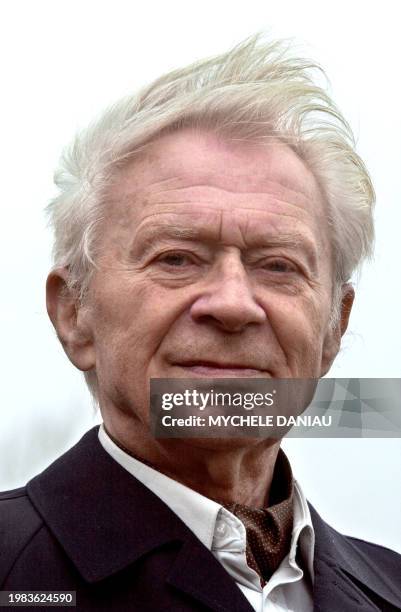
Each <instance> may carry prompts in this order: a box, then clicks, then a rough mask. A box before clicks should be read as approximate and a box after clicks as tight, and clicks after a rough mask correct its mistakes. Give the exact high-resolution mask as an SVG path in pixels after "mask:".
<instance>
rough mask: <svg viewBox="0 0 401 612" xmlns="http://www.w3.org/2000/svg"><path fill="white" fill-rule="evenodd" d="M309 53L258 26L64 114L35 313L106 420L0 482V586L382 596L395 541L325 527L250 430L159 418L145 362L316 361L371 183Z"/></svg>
mask: <svg viewBox="0 0 401 612" xmlns="http://www.w3.org/2000/svg"><path fill="white" fill-rule="evenodd" d="M313 68H314V67H313V65H311V64H310V63H308V62H305V61H303V60H300V59H295V58H291V57H289V55H288V53H287V52H285V51H284V50H283V47H282V45H281V44H280V43H274V44H266V43H263V42H261V41H260V40H259V39H257V38H253V39H251V40H248V41H246V42H245V43H243V44H242V45H240V46H238V47H236V48H235V49H233V50H232V51H230V52H228V53H227V54H224V55H222V56H219V57H216V58H213V59H208V60H205V61H202V62H199V63H196V64H194V65H192V66H190V67H187V68H185V69H183V70H178V71H175V72H172V73H170V74H168V75H166V76H163V77H161V78H160V79H159V80H157V81H156V82H154V83H152V84H151V85H150V86H149V87H148V88H147V89H145V90H144V91H142V92H140V94H139V95H136V96H134V97H130V98H127V99H124V100H122V101H120V102H118V103H117V104H116V105H115V106H113V107H112V108H111V109H110V110H108V111H107V112H106V113H105V114H104V115H103V116H102V117H101V118H100V119H99V120H98V121H97V122H96V123H94V124H93V125H91V126H90V127H89V128H88V129H87V130H86V131H85V132H83V133H81V134H79V135H78V136H77V138H76V140H75V142H74V144H73V145H72V147H71V148H70V149H69V150H68V151H67V152H66V154H65V156H64V159H63V161H62V166H61V168H60V170H59V171H58V173H57V174H56V183H57V185H58V187H59V195H58V197H57V198H56V199H55V200H54V201H53V202H52V204H51V205H50V214H51V219H52V223H53V226H54V230H55V250H54V255H55V267H54V269H53V270H52V272H51V273H50V275H49V278H48V282H47V304H48V312H49V315H50V318H51V320H52V322H53V325H54V327H55V329H56V331H57V334H58V337H59V339H60V341H61V343H62V345H63V348H64V350H65V352H66V353H67V355H68V357H69V359H70V360H71V361H72V363H73V364H74V365H75V366H76V367H77V368H79V369H80V370H82V371H83V372H84V373H85V376H86V379H87V382H88V384H89V386H90V389H91V391H92V394H93V395H94V397H95V398H96V400H97V401H98V404H99V407H100V411H101V414H102V417H103V425H102V426H101V427H100V429H99V430H98V429H97V428H96V429H95V430H92V431H89V432H88V433H87V434H86V435H85V436H84V437H83V438H82V440H81V441H80V442H79V443H78V444H77V445H76V446H75V447H74V448H72V449H71V450H70V451H69V452H67V453H66V454H65V455H64V456H62V457H61V458H60V459H58V460H57V461H56V462H55V463H53V464H52V465H51V466H50V467H49V468H48V469H47V470H45V472H43V473H42V474H40V475H39V476H37V477H35V478H34V479H33V480H31V481H30V482H29V483H28V485H27V487H26V488H23V489H18V490H16V491H12V492H7V493H4V494H3V495H2V498H1V502H0V518H1V525H2V529H3V530H4V531H2V533H3V534H4V535H3V542H2V552H1V557H0V559H1V562H0V584H1V587H2V589H3V591H16V590H19V591H20V590H27V591H76V602H77V607H78V609H79V610H101V609H102V610H103V609H104V610H138V611H147V610H163V611H164V610H174V611H184V610H215V611H220V612H232V611H234V610H235V611H238V612H239V611H244V612H245V611H247V610H248V611H249V610H252V609H254V610H257V611H262V610H263V611H266V610H272V611H273V610H276V611H280V610H294V611H295V610H296V611H300V612H306V611H311V610H313V609H315V610H324V611H325V612H327V611H333V612H334V611H335V612H338V611H339V610H341V611H343V612H346V611H349V612H351V611H352V612H354V611H356V610H360V611H362V610H363V611H365V610H366V611H373V610H376V611H377V610H401V591H400V580H399V579H400V575H401V562H400V557H399V556H398V555H397V554H396V553H393V552H391V551H389V550H386V549H384V548H381V547H379V546H376V545H373V544H369V543H366V542H363V541H360V540H356V539H353V538H348V537H344V536H342V535H340V534H339V533H337V532H336V531H334V530H333V529H332V528H331V527H329V526H328V525H327V524H326V523H324V522H323V520H322V519H321V518H320V517H319V515H318V514H317V513H316V511H315V510H314V509H313V508H312V507H310V506H308V504H307V502H306V500H305V498H304V496H303V493H302V490H301V488H300V486H299V485H298V483H297V482H295V481H294V479H293V477H292V472H291V468H290V465H289V463H288V461H287V459H286V457H285V455H284V453H283V452H282V451H281V450H279V446H280V441H277V440H274V439H262V438H260V439H258V438H247V437H240V438H233V439H219V438H208V439H198V438H187V439H179V438H176V439H158V438H155V437H154V436H153V435H152V433H151V429H150V424H149V423H150V418H149V381H150V379H152V378H162V379H165V378H190V379H198V378H199V379H203V378H209V379H210V378H212V379H214V378H226V377H230V378H247V379H248V378H277V379H280V378H297V379H299V378H319V377H321V376H323V375H324V374H325V373H326V372H327V371H328V370H329V368H330V366H331V364H332V362H333V360H334V358H335V357H336V355H337V353H338V350H339V347H340V341H341V336H342V335H343V334H344V332H345V330H346V328H347V323H348V318H349V314H350V310H351V307H352V302H353V298H354V292H353V288H352V286H351V285H350V284H349V279H350V275H351V273H352V271H353V270H354V269H355V268H356V267H357V266H358V265H359V264H360V262H361V261H362V259H363V258H364V257H366V256H367V255H368V254H369V252H370V249H371V243H372V239H373V226H372V203H373V199H374V194H373V189H372V186H371V183H370V180H369V177H368V175H367V172H366V170H365V168H364V165H363V163H362V161H361V160H360V158H359V157H358V155H357V154H356V153H355V151H354V149H353V145H352V135H351V133H350V131H349V128H348V126H347V124H346V122H345V121H344V119H343V118H342V116H341V115H340V113H339V111H338V109H337V108H336V107H335V105H334V104H333V103H332V101H331V100H330V98H329V97H328V96H327V94H326V93H325V92H324V91H323V90H322V89H321V88H320V87H319V86H318V85H317V84H315V83H314V81H313Z"/></svg>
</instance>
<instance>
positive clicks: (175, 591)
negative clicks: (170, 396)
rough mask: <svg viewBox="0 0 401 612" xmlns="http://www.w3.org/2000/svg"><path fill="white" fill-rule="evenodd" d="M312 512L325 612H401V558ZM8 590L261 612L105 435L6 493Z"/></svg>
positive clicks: (2, 566) (2, 554) (99, 602)
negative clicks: (120, 459)
mask: <svg viewBox="0 0 401 612" xmlns="http://www.w3.org/2000/svg"><path fill="white" fill-rule="evenodd" d="M311 513H312V521H313V525H314V528H315V532H316V548H315V561H314V569H315V587H314V605H315V611H324V612H362V611H364V612H373V611H374V610H375V611H377V610H382V611H383V610H385V611H395V610H398V611H399V610H401V584H400V583H401V556H400V555H397V554H396V553H394V552H392V551H390V550H387V549H385V548H382V547H381V546H376V545H374V544H368V543H366V542H363V541H361V540H357V539H355V538H348V537H344V536H342V535H340V534H339V533H337V532H336V531H335V530H334V529H332V528H331V527H329V526H328V525H327V524H326V523H325V522H324V521H323V520H322V519H321V518H320V517H319V515H318V514H317V513H316V511H315V510H314V509H313V508H311ZM0 590H8V591H12V590H36V591H43V590H45V591H51V590H63V591H68V590H72V591H76V596H77V609H78V610H97V611H98V610H107V611H112V610H120V611H122V610H124V611H125V610H127V611H128V610H135V611H139V612H147V611H150V610H152V611H158V610H162V611H174V612H184V611H189V610H198V611H201V610H203V611H206V610H215V611H217V612H251V610H252V608H251V607H250V605H249V603H248V601H247V600H246V598H245V597H244V595H243V594H242V592H241V591H240V589H239V588H238V587H237V586H236V584H235V582H234V581H233V579H232V578H231V577H230V576H229V574H228V573H227V572H226V571H225V570H224V568H223V567H222V566H221V565H220V563H219V562H218V561H217V560H216V559H215V558H214V557H213V555H212V554H211V553H210V552H209V551H208V550H207V549H206V548H205V547H204V546H203V544H201V542H200V541H199V540H198V539H197V538H196V537H195V536H194V535H193V534H192V532H191V531H190V530H189V529H188V528H187V527H186V526H185V525H184V523H182V521H181V520H180V519H179V518H178V517H177V516H176V515H175V514H174V513H173V512H172V511H171V510H170V509H169V508H168V507H167V506H166V505H165V504H164V503H163V502H162V501H161V500H160V499H159V498H158V497H156V496H155V495H154V494H153V493H152V492H151V491H149V490H148V489H147V488H146V487H144V486H143V485H142V484H141V483H140V482H139V481H138V480H136V479H135V478H133V477H132V476H131V475H130V474H129V473H128V472H127V471H126V470H124V469H123V468H122V467H121V466H120V465H119V464H118V463H116V462H115V461H114V460H113V459H112V458H111V457H110V456H109V455H108V453H106V452H105V451H104V450H103V448H102V446H101V445H100V443H99V441H98V439H97V428H94V429H92V430H90V431H89V432H88V433H86V434H85V435H84V437H83V438H82V440H81V441H80V442H79V443H78V444H77V445H76V446H74V447H73V448H72V449H71V450H69V451H68V452H67V453H65V454H64V455H63V456H62V457H60V458H59V459H57V461H55V462H54V463H53V464H52V465H51V466H50V467H49V468H47V469H46V470H45V471H44V472H43V473H42V474H40V475H39V476H36V477H35V478H34V479H33V480H31V481H30V482H29V483H28V485H27V486H26V487H24V488H21V489H16V490H15V491H10V492H6V493H2V494H0ZM24 609H25V608H24ZM26 609H27V610H28V609H29V610H33V609H38V608H26ZM39 609H43V610H44V609H47V610H48V608H39Z"/></svg>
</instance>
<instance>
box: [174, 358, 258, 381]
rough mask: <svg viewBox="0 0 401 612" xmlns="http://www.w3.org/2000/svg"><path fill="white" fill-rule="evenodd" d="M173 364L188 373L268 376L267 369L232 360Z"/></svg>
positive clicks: (193, 361)
mask: <svg viewBox="0 0 401 612" xmlns="http://www.w3.org/2000/svg"><path fill="white" fill-rule="evenodd" d="M173 365H175V366H178V367H179V368H182V369H184V370H186V371H187V372H188V374H198V375H202V376H205V377H207V376H216V375H222V376H227V375H232V376H244V377H246V376H266V371H264V370H261V369H260V368H255V367H254V365H253V364H248V363H237V362H231V361H224V362H223V361H221V362H220V361H209V360H190V361H183V362H179V363H174V364H173Z"/></svg>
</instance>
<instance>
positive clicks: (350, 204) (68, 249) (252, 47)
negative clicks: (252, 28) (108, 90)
mask: <svg viewBox="0 0 401 612" xmlns="http://www.w3.org/2000/svg"><path fill="white" fill-rule="evenodd" d="M322 76H323V77H324V72H323V71H322V69H321V68H320V67H319V66H318V65H317V64H315V63H313V62H311V61H309V60H305V59H301V58H299V57H295V56H293V55H292V54H291V52H290V47H289V44H288V43H287V42H285V41H273V42H266V41H265V39H264V38H263V36H260V35H256V36H253V37H251V38H249V39H247V40H245V41H244V42H242V43H241V44H239V45H237V46H236V47H234V48H233V49H231V50H230V51H228V52H227V53H223V54H221V55H218V56H215V57H212V58H208V59H204V60H201V61H198V62H195V63H194V64H191V65H190V66H187V67H185V68H182V69H178V70H173V71H172V72H169V73H168V74H165V75H163V76H162V77H160V78H158V79H157V80H155V81H154V82H153V83H151V84H150V85H148V86H147V87H145V88H144V89H143V90H141V91H139V92H138V93H136V94H134V95H131V96H128V97H125V98H123V99H121V100H119V101H118V102H117V103H116V104H114V105H113V106H112V107H110V108H109V109H107V110H106V111H105V112H104V113H103V114H102V115H101V116H100V117H99V118H98V119H97V120H96V121H95V122H93V123H92V124H91V125H89V127H88V128H86V129H85V130H83V131H81V132H80V133H78V134H77V135H76V137H75V139H74V141H73V142H72V144H71V145H70V146H69V147H68V148H67V149H66V150H65V151H64V153H63V155H62V158H61V160H60V164H59V167H58V169H57V170H56V172H55V183H56V185H57V187H58V195H57V196H56V197H55V198H54V199H53V200H52V202H51V203H50V204H49V206H48V209H47V210H48V214H49V218H50V224H51V225H52V227H53V229H54V234H55V241H54V249H53V256H54V265H55V267H60V266H61V267H68V269H69V279H70V280H69V283H70V289H71V290H73V291H75V292H76V295H77V299H79V300H81V301H82V300H84V298H85V295H86V292H87V289H88V286H89V283H90V279H91V274H92V272H93V270H94V269H95V267H96V245H97V243H98V239H99V235H100V234H101V232H102V231H103V228H102V220H103V219H104V217H105V207H107V205H108V197H107V194H108V192H109V190H110V187H111V186H112V184H113V180H115V178H116V176H117V174H118V171H119V170H120V169H121V168H123V167H124V165H125V164H127V163H128V162H129V161H131V160H133V159H134V158H135V157H136V156H140V155H141V152H142V151H143V150H144V148H145V147H146V145H147V144H149V143H151V142H152V141H154V140H155V139H156V138H157V137H158V136H160V135H161V134H163V133H165V132H173V131H175V130H179V129H181V128H184V127H195V128H199V129H203V128H206V129H208V130H212V131H214V132H215V133H216V134H218V135H221V136H224V137H227V138H233V139H236V140H237V139H243V140H246V141H253V142H258V143H262V144H263V143H265V144H266V146H268V145H269V143H270V144H271V143H272V142H277V141H279V142H283V143H285V144H287V145H288V146H290V147H291V148H292V149H293V150H294V151H295V152H296V154H297V155H298V156H299V157H300V158H301V159H302V160H304V162H305V163H306V165H307V167H308V168H309V169H310V170H311V172H312V173H313V175H314V176H315V178H316V180H317V182H318V184H319V186H320V189H321V192H322V194H323V197H324V200H325V204H326V210H327V219H328V223H329V228H330V234H331V236H330V238H331V242H332V253H333V262H332V263H333V270H334V287H333V290H334V291H333V296H334V297H333V313H334V314H333V317H334V319H336V318H337V316H338V308H339V299H340V296H341V286H342V284H343V283H345V282H346V281H348V280H349V279H350V276H351V274H352V273H353V271H354V270H355V269H357V268H358V267H359V265H360V264H361V263H362V261H363V260H364V259H365V258H366V257H368V256H369V255H371V253H372V248H373V239H374V230H373V205H374V199H375V197H374V190H373V187H372V183H371V180H370V178H369V175H368V173H367V170H366V168H365V166H364V163H363V162H362V160H361V158H360V157H359V156H358V154H357V153H356V151H355V142H354V137H353V134H352V131H351V128H350V126H349V125H348V123H347V121H346V120H345V119H344V117H343V116H342V114H341V113H340V111H339V109H338V108H337V106H336V105H335V104H334V102H333V101H332V100H331V98H330V96H329V95H328V93H327V91H326V89H327V88H324V87H323V86H321V85H319V80H321V78H322Z"/></svg>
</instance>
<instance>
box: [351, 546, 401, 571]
mask: <svg viewBox="0 0 401 612" xmlns="http://www.w3.org/2000/svg"><path fill="white" fill-rule="evenodd" d="M345 537H346V539H347V540H348V542H349V543H350V544H351V545H352V546H353V547H354V548H356V549H357V550H358V551H359V552H360V553H361V554H362V555H363V556H364V557H366V558H368V559H370V560H371V562H374V563H375V564H378V565H379V566H380V567H381V568H382V569H383V570H384V571H385V572H387V573H390V574H391V573H392V572H393V571H396V572H397V575H398V576H400V575H401V554H399V553H397V552H395V551H394V550H391V549H390V548H386V547H385V546H381V545H380V544H374V543H373V542H367V541H366V540H361V539H360V538H354V537H352V536H345Z"/></svg>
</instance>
